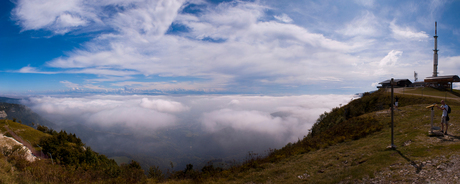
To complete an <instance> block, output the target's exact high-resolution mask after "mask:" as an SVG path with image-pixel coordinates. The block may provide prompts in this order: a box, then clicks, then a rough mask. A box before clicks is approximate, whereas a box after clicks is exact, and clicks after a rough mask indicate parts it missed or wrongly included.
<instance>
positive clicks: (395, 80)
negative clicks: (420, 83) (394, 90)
mask: <svg viewBox="0 0 460 184" xmlns="http://www.w3.org/2000/svg"><path fill="white" fill-rule="evenodd" d="M390 81H391V79H389V80H386V81H383V82H380V83H379V84H389V83H390ZM401 81H409V82H410V83H412V82H411V81H410V80H409V79H394V82H396V83H398V82H401Z"/></svg>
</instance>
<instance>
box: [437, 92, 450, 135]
mask: <svg viewBox="0 0 460 184" xmlns="http://www.w3.org/2000/svg"><path fill="white" fill-rule="evenodd" d="M441 104H442V105H441V106H440V107H439V106H438V105H436V107H437V108H438V109H440V110H442V116H441V127H442V129H441V132H442V133H444V135H447V129H448V128H449V122H448V121H449V120H448V119H447V111H448V110H449V106H448V105H446V102H444V100H441ZM444 124H445V125H446V131H444Z"/></svg>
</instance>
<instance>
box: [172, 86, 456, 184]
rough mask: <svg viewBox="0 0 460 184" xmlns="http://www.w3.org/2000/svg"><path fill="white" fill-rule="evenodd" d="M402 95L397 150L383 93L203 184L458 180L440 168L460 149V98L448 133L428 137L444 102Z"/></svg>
mask: <svg viewBox="0 0 460 184" xmlns="http://www.w3.org/2000/svg"><path fill="white" fill-rule="evenodd" d="M398 95H399V97H400V104H402V106H401V107H400V108H399V110H400V111H396V112H395V117H394V122H395V129H394V133H395V134H394V136H395V139H394V141H395V145H396V146H397V149H396V150H392V149H387V146H389V145H390V143H391V140H390V135H391V133H390V130H391V129H390V126H389V125H390V122H391V117H390V113H389V112H388V108H387V107H388V106H385V104H389V102H390V98H389V94H388V93H386V92H384V91H378V92H376V93H373V94H365V96H363V97H362V98H361V99H357V100H354V101H352V102H351V103H350V104H348V105H346V106H344V107H341V108H335V109H333V110H332V111H331V112H329V113H325V114H323V115H322V116H321V117H320V118H319V119H318V121H317V123H316V124H315V126H314V127H313V128H312V131H311V132H310V133H309V134H308V135H307V136H306V137H305V138H304V139H303V140H299V141H298V142H296V143H290V144H288V145H286V146H285V147H284V148H282V149H280V150H274V151H272V153H271V154H270V156H269V157H267V158H254V159H249V160H248V161H247V163H246V164H244V165H242V166H239V167H235V168H232V169H230V170H226V171H223V172H221V173H219V174H215V175H214V176H212V177H208V178H206V179H203V180H201V181H200V182H203V183H299V182H307V183H339V182H344V183H348V182H351V183H356V182H364V183H366V182H371V181H375V182H388V181H394V182H411V183H412V182H416V181H424V182H426V181H435V182H436V181H437V182H442V181H454V180H456V178H455V177H457V178H458V176H460V173H458V171H456V170H452V169H451V170H449V172H451V173H454V172H457V175H455V174H450V175H443V174H442V173H441V174H440V173H439V168H443V167H444V168H446V167H449V164H450V166H452V165H455V164H453V163H454V162H452V159H454V158H457V157H458V156H457V154H458V151H460V142H459V141H460V124H458V122H459V121H458V117H460V111H458V110H455V109H458V108H460V104H459V102H458V100H448V101H447V103H448V104H449V105H450V106H451V107H452V109H454V111H453V112H452V113H451V114H450V117H451V126H450V128H449V135H448V136H439V137H437V136H429V135H428V131H429V129H430V120H431V118H430V116H429V115H430V114H431V111H430V110H428V109H426V108H425V107H426V106H427V105H430V104H433V103H438V104H439V101H440V97H441V96H438V97H433V98H432V97H423V98H422V97H421V96H416V95H402V94H398ZM435 95H436V94H432V96H435ZM346 111H347V112H346ZM435 112H436V116H435V117H434V122H435V125H436V126H440V125H439V124H440V123H439V122H440V114H441V111H439V110H437V111H435ZM458 165H460V161H459V162H458ZM436 170H438V171H436ZM446 173H447V169H446ZM193 181H194V180H175V181H169V182H168V183H192V182H193ZM195 181H197V180H196V179H195Z"/></svg>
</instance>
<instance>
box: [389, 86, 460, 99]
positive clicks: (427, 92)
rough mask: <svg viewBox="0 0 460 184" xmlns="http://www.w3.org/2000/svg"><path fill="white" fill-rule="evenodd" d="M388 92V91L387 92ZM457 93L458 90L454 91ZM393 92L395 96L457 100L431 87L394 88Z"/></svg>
mask: <svg viewBox="0 0 460 184" xmlns="http://www.w3.org/2000/svg"><path fill="white" fill-rule="evenodd" d="M387 91H388V92H389V91H390V90H389V89H388V90H387ZM454 91H456V92H459V90H454ZM395 92H396V93H398V94H397V95H401V94H403V95H417V96H430V97H436V98H458V97H457V96H455V95H454V94H452V93H450V92H448V91H440V90H437V89H434V88H431V87H426V88H422V87H420V88H413V87H406V88H396V89H395Z"/></svg>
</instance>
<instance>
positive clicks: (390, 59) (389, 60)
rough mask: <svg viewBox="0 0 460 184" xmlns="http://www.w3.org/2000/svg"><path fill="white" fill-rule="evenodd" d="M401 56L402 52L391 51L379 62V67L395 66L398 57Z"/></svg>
mask: <svg viewBox="0 0 460 184" xmlns="http://www.w3.org/2000/svg"><path fill="white" fill-rule="evenodd" d="M402 54H403V52H402V51H397V50H391V51H390V52H389V53H388V54H387V55H386V56H385V57H384V58H383V59H382V60H380V63H379V65H380V66H381V67H384V66H388V65H389V66H395V65H396V62H397V61H398V59H399V57H401V55H402Z"/></svg>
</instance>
